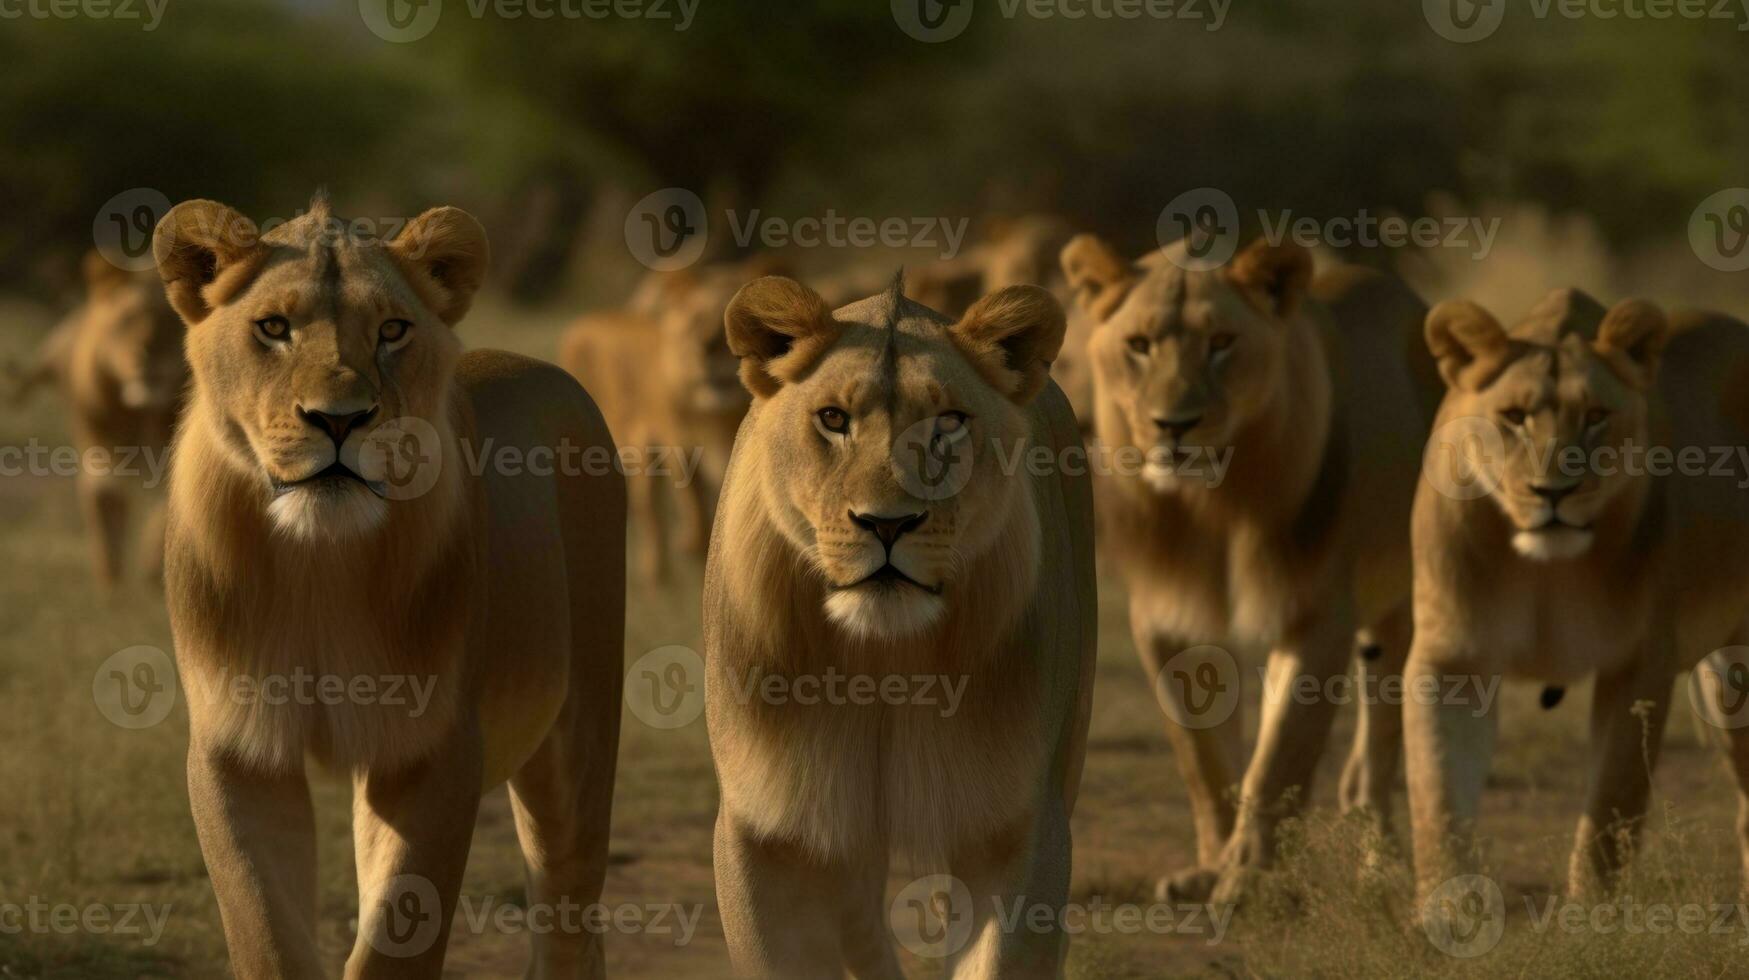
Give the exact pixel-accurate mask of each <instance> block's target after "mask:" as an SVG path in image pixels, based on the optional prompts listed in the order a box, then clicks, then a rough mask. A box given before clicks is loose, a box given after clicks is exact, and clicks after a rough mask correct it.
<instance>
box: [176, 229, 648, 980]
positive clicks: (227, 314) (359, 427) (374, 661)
mask: <svg viewBox="0 0 1749 980" xmlns="http://www.w3.org/2000/svg"><path fill="white" fill-rule="evenodd" d="M347 227H349V226H348V225H347V224H346V223H345V222H342V221H340V220H339V219H336V218H334V217H333V216H332V214H331V212H330V209H329V206H328V204H327V202H326V200H324V199H321V198H318V200H317V201H315V202H314V203H313V204H312V205H311V207H310V209H309V211H308V212H307V213H305V214H304V215H302V216H300V217H299V218H297V219H296V220H293V221H291V222H289V223H285V224H282V225H279V226H277V227H273V228H272V229H271V230H270V231H267V232H265V233H261V232H259V231H258V229H257V228H256V226H255V224H254V223H253V222H251V221H249V219H247V218H245V217H243V216H242V215H241V214H238V213H237V212H236V211H233V210H231V209H230V208H228V207H226V206H225V205H222V204H219V203H216V202H214V201H199V200H197V201H189V202H186V203H183V204H180V205H178V206H177V207H175V208H174V209H172V210H171V211H170V212H169V213H168V214H166V215H165V217H164V219H163V220H162V221H161V222H160V223H159V225H158V228H157V231H156V233H155V236H154V242H153V250H154V256H155V257H156V260H157V263H158V270H159V273H160V274H161V276H162V278H163V280H164V288H165V291H166V293H167V294H168V296H169V300H170V303H171V305H172V306H173V307H175V309H176V311H177V312H178V313H179V314H180V315H181V317H182V319H183V321H184V322H185V323H186V324H187V328H188V344H187V347H188V359H189V364H190V367H191V369H192V374H193V382H192V385H191V388H190V401H189V405H188V410H187V414H186V417H185V419H184V422H183V425H182V427H181V430H180V432H179V433H178V436H177V439H176V445H175V451H174V456H173V461H172V466H171V475H170V505H169V509H170V519H169V532H168V535H167V555H166V568H165V573H166V586H167V592H168V602H169V607H170V619H171V626H172V630H173V633H174V638H175V644H176V663H177V669H178V673H179V675H180V680H181V683H182V686H183V690H184V692H185V694H186V696H187V699H188V705H189V752H188V789H189V798H190V803H191V806H192V809H193V812H194V820H195V827H196V830H197V831H198V835H199V838H200V845H201V852H202V854H203V855H204V856H205V858H206V865H207V869H208V872H209V873H210V876H211V878H212V883H213V890H214V892H215V893H216V895H217V898H218V904H219V912H220V916H221V918H222V919H223V923H224V930H225V939H226V942H227V944H228V946H229V948H230V954H231V966H232V969H233V970H234V971H235V972H236V973H237V974H238V975H240V976H244V977H320V976H324V975H325V974H326V973H327V972H328V971H327V970H325V969H324V968H323V964H322V963H321V962H320V960H319V959H318V955H317V948H316V936H317V927H316V915H317V908H316V878H315V847H316V829H315V826H314V823H313V817H312V813H311V805H310V795H309V789H308V786H307V783H306V776H305V759H306V757H308V758H310V759H313V760H315V761H317V762H318V763H320V764H321V765H323V766H325V767H327V768H330V769H333V770H339V771H345V772H348V773H350V774H351V777H352V782H353V801H354V802H353V834H354V840H355V847H356V850H357V870H358V882H359V904H358V909H359V911H358V938H357V942H356V944H355V945H354V947H353V949H352V953H351V956H350V958H349V959H348V960H347V963H346V975H347V976H349V977H357V976H366V975H369V976H378V975H383V974H385V973H389V972H393V973H395V974H396V975H403V974H406V975H418V976H432V977H435V976H437V975H438V973H439V971H440V969H441V967H442V962H443V958H444V951H445V946H446V943H447V938H448V933H449V927H450V922H451V919H452V917H453V915H454V913H455V911H456V907H457V900H458V892H459V890H460V887H461V878H462V872H463V868H464V866H465V865H466V863H467V854H468V845H469V841H470V839H471V836H472V833H473V829H474V815H475V813H476V811H477V809H478V806H479V802H480V798H481V795H482V794H483V793H484V792H485V791H487V790H489V789H491V788H492V787H495V786H497V785H499V784H500V783H504V782H506V781H508V783H509V789H510V800H511V804H512V808H513V810H514V813H515V817H516V827H517V833H518V837H519V838H520V840H521V843H522V850H523V855H524V858H525V861H526V863H527V873H528V899H529V901H530V903H541V904H545V905H551V904H553V903H559V902H574V903H578V904H579V905H582V906H588V905H590V904H591V903H593V902H595V901H596V900H597V898H598V896H599V894H600V891H601V887H602V882H603V878H604V876H605V873H606V866H607V838H608V813H609V810H610V808H611V804H612V788H613V775H614V765H615V755H616V750H617V744H618V736H619V719H620V714H619V701H620V691H621V666H622V657H623V642H624V628H625V621H624V615H625V573H624V560H625V558H624V556H625V487H624V481H623V480H622V479H621V478H620V477H619V476H618V475H617V474H616V473H614V472H613V470H612V468H611V466H607V465H604V466H602V467H601V468H600V469H599V470H598V471H596V472H589V471H587V470H582V469H571V468H566V467H558V466H554V467H549V468H545V469H541V470H538V471H537V469H536V467H535V466H534V465H533V463H532V462H531V463H530V464H529V465H528V466H526V467H521V466H518V467H510V466H504V465H497V464H495V463H493V460H495V459H502V458H503V457H502V456H501V453H502V452H504V451H506V450H514V451H516V452H518V453H520V457H519V458H523V459H528V460H531V461H532V460H533V459H534V458H535V453H536V452H538V451H541V450H548V451H553V450H556V449H562V448H563V447H566V446H569V447H572V453H571V455H572V456H573V457H575V456H576V455H577V454H579V453H580V454H583V455H584V457H585V458H588V456H589V454H591V453H593V454H595V455H597V456H599V457H600V461H601V462H604V463H605V462H607V461H610V460H611V454H612V452H613V445H612V442H611V439H610V437H609V435H608V432H607V426H606V424H605V423H604V422H603V420H602V418H601V415H600V413H599V412H598V411H597V410H596V408H595V406H594V404H593V402H591V401H590V399H589V396H588V395H587V394H586V393H585V392H584V391H583V390H582V389H581V388H580V387H579V386H578V385H577V382H576V381H575V380H573V379H572V378H571V377H570V376H568V375H566V374H565V373H564V372H563V371H561V370H559V369H558V368H556V367H553V366H551V365H547V364H543V363H541V362H539V361H534V360H530V359H527V358H523V357H519V356H516V355H512V354H507V353H502V352H498V351H472V352H468V353H463V352H462V349H461V342H460V340H459V339H458V337H457V335H456V333H455V328H456V326H457V325H458V324H459V323H460V322H461V320H462V317H463V316H464V314H466V312H467V310H468V307H469V304H470V303H471V301H472V298H473V295H474V293H475V291H476V289H477V288H478V287H479V285H480V283H481V280H482V278H483V276H484V274H485V268H486V263H487V254H488V247H487V242H486V236H485V232H484V230H483V229H482V228H481V227H480V225H479V223H478V222H476V221H475V220H474V219H473V218H472V217H470V216H469V215H468V214H467V213H466V212H464V211H461V210H458V209H456V208H447V207H445V208H436V209H433V210H430V211H426V212H424V213H423V214H421V215H419V217H417V218H415V219H413V220H412V221H410V222H408V223H407V225H406V226H405V227H404V228H403V229H402V230H401V232H400V233H399V234H398V235H397V236H395V237H394V238H393V239H392V240H389V241H386V242H383V241H367V240H360V239H357V238H354V237H351V236H348V235H346V234H344V233H343V232H341V231H340V229H345V228H347ZM577 465H578V466H581V465H582V464H577ZM312 684H313V685H314V688H313V690H312ZM300 692H301V693H300ZM408 692H411V695H409V693H408ZM533 939H534V952H533V959H532V963H531V967H530V971H529V972H530V975H531V976H540V977H546V976H577V975H586V976H600V975H601V974H602V971H603V957H602V949H601V946H600V941H599V937H598V936H595V935H593V934H590V933H588V932H583V933H580V934H570V933H566V932H563V931H558V932H553V933H543V934H538V935H535V936H534V937H533Z"/></svg>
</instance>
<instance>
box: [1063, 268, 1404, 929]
mask: <svg viewBox="0 0 1749 980" xmlns="http://www.w3.org/2000/svg"><path fill="white" fill-rule="evenodd" d="M1169 259H1170V260H1169ZM1062 262H1063V269H1064V272H1065V273H1066V275H1067V276H1068V279H1069V283H1070V285H1071V286H1072V287H1073V288H1074V289H1075V290H1076V294H1077V296H1078V298H1079V302H1080V303H1081V304H1082V306H1083V307H1084V309H1085V310H1086V312H1087V314H1088V316H1089V317H1090V318H1091V319H1092V320H1093V321H1094V323H1095V326H1094V329H1093V335H1092V338H1091V340H1090V342H1089V352H1088V353H1089V359H1090V360H1091V362H1092V366H1093V378H1094V387H1095V403H1094V426H1095V434H1096V438H1097V442H1098V444H1099V445H1100V447H1101V448H1102V450H1104V451H1105V452H1106V453H1107V454H1109V455H1108V463H1107V465H1105V466H1102V467H1100V472H1101V473H1102V474H1104V478H1103V479H1100V480H1099V481H1097V482H1096V487H1097V488H1098V491H1099V494H1100V497H1099V502H1100V526H1101V534H1102V535H1104V536H1105V537H1104V542H1103V543H1104V544H1105V545H1106V546H1107V547H1108V548H1109V551H1108V554H1111V555H1112V556H1114V557H1115V558H1116V560H1117V563H1118V565H1119V567H1120V568H1121V570H1122V572H1123V575H1124V578H1125V580H1126V582H1127V584H1128V586H1129V591H1130V624H1131V629H1132V631H1133V632H1134V636H1135V643H1136V649H1137V651H1138V652H1139V653H1140V654H1141V658H1142V664H1143V666H1144V667H1145V669H1146V670H1147V673H1148V677H1149V679H1150V680H1152V681H1154V682H1155V684H1156V694H1157V695H1158V696H1160V697H1161V699H1162V706H1163V707H1164V708H1165V709H1166V712H1167V715H1168V717H1169V719H1170V720H1171V721H1172V724H1169V725H1168V726H1167V732H1168V735H1169V736H1170V738H1171V740H1172V745H1173V749H1174V752H1175V754H1176V755H1177V757H1178V764H1179V768H1180V769H1181V770H1182V771H1183V773H1184V778H1185V781H1186V783H1187V788H1188V791H1189V794H1190V801H1191V807H1192V810H1193V813H1194V816H1195V820H1196V835H1197V859H1198V864H1199V868H1197V869H1194V870H1192V871H1189V872H1186V873H1184V874H1181V875H1178V876H1176V877H1174V878H1168V879H1164V880H1162V881H1161V883H1160V888H1161V891H1162V892H1163V893H1167V894H1170V895H1173V896H1175V897H1183V898H1194V899H1198V900H1200V899H1201V898H1204V897H1207V896H1208V895H1209V894H1210V893H1211V890H1212V891H1213V892H1214V894H1215V895H1216V897H1217V900H1228V899H1235V898H1237V897H1239V895H1240V893H1241V890H1242V888H1243V882H1244V880H1245V877H1246V875H1245V872H1246V871H1247V870H1249V869H1251V868H1254V867H1260V866H1264V865H1266V864H1268V863H1269V861H1270V860H1271V857H1272V855H1271V850H1272V846H1273V840H1272V838H1273V836H1274V834H1273V831H1274V828H1275V826H1276V824H1277V822H1278V820H1279V819H1280V817H1281V815H1282V814H1283V813H1284V812H1286V810H1287V807H1286V806H1285V805H1284V804H1286V803H1292V802H1295V801H1297V802H1300V803H1303V802H1304V800H1305V797H1306V795H1307V792H1308V790H1309V785H1310V781H1311V777H1312V773H1313V769H1314V768H1315V766H1316V764H1317V761H1318V758H1319V755H1320V753H1321V752H1322V751H1323V747H1324V742H1325V738H1326V734H1327V732H1328V730H1329V726H1330V722H1331V719H1332V716H1333V715H1334V713H1335V708H1336V702H1337V701H1338V700H1341V699H1340V698H1333V697H1331V696H1330V695H1329V694H1328V692H1329V691H1330V690H1331V688H1330V686H1329V685H1330V683H1331V682H1332V680H1333V679H1339V678H1341V677H1342V675H1343V674H1344V673H1345V671H1346V668H1347V665H1348V661H1349V653H1350V651H1351V650H1352V649H1353V648H1354V646H1355V642H1356V635H1357V631H1360V632H1361V634H1362V636H1363V637H1364V641H1363V642H1364V643H1365V644H1366V645H1369V646H1374V647H1380V648H1390V649H1394V650H1395V651H1396V652H1395V654H1394V659H1395V661H1396V662H1398V663H1400V662H1401V661H1402V658H1403V657H1404V656H1406V653H1405V651H1406V650H1407V649H1408V644H1409V631H1408V624H1409V616H1408V603H1409V571H1410V568H1409V540H1408V538H1409V535H1408V521H1409V505H1410V501H1411V498H1412V497H1413V495H1414V487H1415V473H1416V464H1417V462H1418V459H1419V454H1418V451H1417V449H1416V447H1417V446H1418V445H1420V444H1422V443H1423V442H1424V441H1425V439H1426V433H1427V426H1426V420H1427V419H1429V418H1430V417H1431V416H1432V412H1433V408H1434V402H1435V398H1436V390H1435V389H1436V388H1437V386H1438V380H1437V378H1436V377H1435V375H1434V371H1433V365H1432V362H1431V360H1430V359H1428V357H1427V354H1426V351H1425V350H1422V349H1421V348H1420V346H1419V344H1418V343H1416V341H1415V336H1416V332H1417V325H1418V324H1419V323H1420V322H1421V318H1422V315H1423V314H1424V313H1425V308H1424V307H1423V305H1422V304H1421V302H1420V300H1419V299H1417V298H1416V297H1415V296H1414V294H1413V293H1411V292H1410V291H1409V289H1408V288H1407V287H1405V286H1403V285H1402V284H1401V283H1399V282H1397V281H1396V280H1394V279H1391V278H1389V277H1386V276H1383V275H1379V274H1374V273H1370V272H1366V271H1362V270H1359V269H1356V268H1353V267H1341V268H1337V269H1334V270H1331V271H1329V272H1326V273H1324V274H1322V275H1319V276H1317V277H1315V278H1314V276H1313V274H1312V260H1311V257H1310V255H1309V254H1308V253H1307V252H1306V251H1305V250H1304V249H1303V248H1300V247H1298V246H1295V245H1292V244H1284V245H1279V246H1271V245H1269V244H1268V243H1267V242H1264V241H1262V240H1259V241H1257V242H1256V243H1254V244H1252V245H1251V246H1249V247H1248V248H1246V249H1245V250H1243V251H1242V252H1240V253H1239V254H1238V255H1237V256H1235V257H1234V259H1233V260H1232V261H1231V262H1230V263H1229V264H1228V265H1226V266H1225V267H1222V268H1217V269H1200V268H1199V269H1196V270H1194V271H1192V270H1190V269H1187V268H1186V266H1190V265H1193V263H1190V262H1189V261H1188V260H1187V259H1186V258H1185V257H1184V256H1183V254H1182V253H1172V254H1171V255H1170V256H1169V257H1167V256H1161V255H1156V256H1154V257H1153V258H1151V259H1149V260H1148V261H1146V262H1144V263H1142V264H1139V265H1132V264H1130V263H1128V262H1124V261H1123V260H1122V259H1120V258H1119V257H1118V255H1117V253H1116V252H1114V251H1113V250H1112V248H1111V247H1110V246H1109V245H1107V244H1105V243H1104V242H1103V241H1101V240H1099V239H1098V238H1095V237H1093V236H1091V235H1082V236H1080V237H1078V238H1076V239H1075V240H1074V241H1072V242H1070V243H1069V245H1068V246H1066V247H1065V248H1064V250H1063V256H1062ZM1417 353H1418V356H1417ZM1237 648H1246V649H1251V648H1262V649H1267V650H1270V651H1271V653H1270V656H1269V666H1268V670H1267V674H1266V677H1265V684H1264V697H1263V716H1262V723H1261V726H1260V730H1259V733H1258V741H1257V746H1256V748H1255V750H1254V751H1253V753H1252V756H1251V761H1250V764H1249V766H1247V767H1246V768H1245V769H1244V771H1243V778H1242V779H1241V773H1240V768H1239V767H1240V765H1241V758H1240V751H1239V742H1240V731H1239V729H1240V717H1239V712H1238V711H1237V710H1236V709H1237V700H1238V693H1237V691H1238V686H1239V684H1240V677H1239V676H1238V666H1237V661H1236V660H1235V658H1234V655H1233V652H1232V650H1234V649H1237ZM1313 681H1315V682H1316V687H1315V688H1313V687H1310V682H1313ZM1380 720H1381V721H1387V720H1386V719H1380ZM1387 723H1388V721H1387ZM1397 737H1398V736H1397V732H1396V731H1395V730H1394V729H1389V730H1387V729H1386V728H1382V727H1381V728H1380V730H1378V731H1375V732H1373V733H1370V734H1369V735H1368V736H1367V738H1366V739H1365V740H1364V744H1365V747H1366V751H1364V752H1362V753H1360V754H1358V755H1357V757H1356V762H1355V763H1354V764H1353V765H1352V766H1351V772H1350V773H1349V774H1348V775H1347V776H1346V777H1345V780H1344V781H1345V783H1348V784H1350V787H1349V788H1347V789H1346V790H1345V797H1347V798H1348V799H1349V800H1350V801H1351V802H1352V803H1361V804H1366V805H1368V806H1370V807H1371V808H1372V810H1373V812H1374V814H1375V818H1376V819H1378V820H1379V821H1380V822H1381V825H1382V823H1383V819H1384V813H1385V810H1386V808H1387V806H1388V804H1389V801H1390V783H1391V779H1392V778H1393V777H1394V775H1395V768H1396V757H1395V756H1394V755H1393V754H1391V753H1392V748H1391V747H1392V746H1393V745H1394V744H1395V740H1396V738H1397ZM1235 784H1237V785H1238V786H1239V790H1240V792H1239V795H1238V799H1237V801H1235V800H1233V799H1232V798H1230V796H1229V791H1230V790H1231V789H1232V788H1233V787H1234V786H1235Z"/></svg>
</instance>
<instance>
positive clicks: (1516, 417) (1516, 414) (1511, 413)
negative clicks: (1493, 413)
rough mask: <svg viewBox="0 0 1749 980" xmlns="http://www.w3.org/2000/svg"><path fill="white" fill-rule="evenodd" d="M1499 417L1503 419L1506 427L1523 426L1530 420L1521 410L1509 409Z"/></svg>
mask: <svg viewBox="0 0 1749 980" xmlns="http://www.w3.org/2000/svg"><path fill="white" fill-rule="evenodd" d="M1500 417H1501V418H1502V419H1505V420H1506V424H1508V425H1523V424H1524V422H1525V420H1526V419H1528V418H1530V416H1529V415H1527V414H1525V411H1524V409H1522V408H1509V409H1507V410H1506V411H1504V412H1501V413H1500Z"/></svg>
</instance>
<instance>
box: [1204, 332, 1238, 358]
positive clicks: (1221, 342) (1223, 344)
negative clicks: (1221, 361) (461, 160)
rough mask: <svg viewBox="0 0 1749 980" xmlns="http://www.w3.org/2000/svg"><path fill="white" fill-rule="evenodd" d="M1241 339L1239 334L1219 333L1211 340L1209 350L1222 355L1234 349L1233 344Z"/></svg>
mask: <svg viewBox="0 0 1749 980" xmlns="http://www.w3.org/2000/svg"><path fill="white" fill-rule="evenodd" d="M1238 339H1239V337H1238V335H1237V334H1230V333H1218V334H1215V335H1214V336H1213V337H1210V338H1209V350H1211V351H1213V352H1215V353H1216V354H1220V353H1222V352H1224V351H1230V350H1232V349H1233V343H1234V342H1235V341H1237V340H1238Z"/></svg>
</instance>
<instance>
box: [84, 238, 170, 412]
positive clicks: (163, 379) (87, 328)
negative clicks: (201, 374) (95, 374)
mask: <svg viewBox="0 0 1749 980" xmlns="http://www.w3.org/2000/svg"><path fill="white" fill-rule="evenodd" d="M84 273H85V289H86V303H85V310H84V318H85V319H84V328H83V329H84V332H85V333H86V336H85V337H84V338H82V341H81V342H82V343H89V344H90V345H91V347H90V351H91V356H93V357H95V358H96V360H97V362H98V367H99V368H100V369H101V370H100V373H101V374H102V376H103V378H104V379H105V382H106V383H107V384H110V385H113V387H114V390H115V398H116V400H118V401H120V402H121V404H123V405H124V406H126V407H128V408H131V409H135V410H141V411H150V410H164V409H168V408H170V407H171V406H173V405H175V404H176V400H177V399H178V398H179V397H181V395H182V388H183V385H184V384H185V383H186V382H187V380H188V366H187V362H186V361H185V360H184V359H183V355H182V334H183V330H182V321H181V320H179V319H177V317H176V313H175V311H173V310H171V309H170V305H169V304H168V303H166V302H165V300H164V290H163V288H162V287H161V286H159V285H158V283H157V282H156V281H155V280H154V279H152V278H150V277H149V276H141V275H137V274H135V273H132V272H128V271H126V270H123V269H118V268H116V267H115V266H113V265H111V264H110V262H109V260H108V259H105V258H104V257H103V256H102V254H100V253H98V252H95V251H93V252H91V253H90V254H88V255H87V256H86V257H85V264H84Z"/></svg>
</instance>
